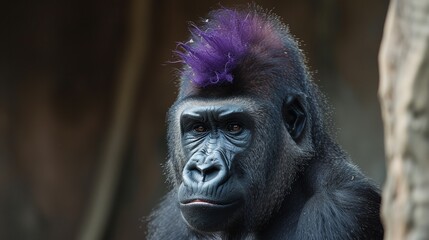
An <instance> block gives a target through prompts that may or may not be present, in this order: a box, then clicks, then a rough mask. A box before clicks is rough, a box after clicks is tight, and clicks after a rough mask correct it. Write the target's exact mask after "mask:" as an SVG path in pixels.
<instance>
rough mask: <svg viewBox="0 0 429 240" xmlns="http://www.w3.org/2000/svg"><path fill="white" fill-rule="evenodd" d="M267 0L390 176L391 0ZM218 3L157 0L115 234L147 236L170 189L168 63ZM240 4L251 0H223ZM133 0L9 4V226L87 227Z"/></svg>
mask: <svg viewBox="0 0 429 240" xmlns="http://www.w3.org/2000/svg"><path fill="white" fill-rule="evenodd" d="M148 1H149V0H148ZM255 2H257V3H258V4H260V5H262V6H263V7H265V8H268V9H273V10H274V12H276V13H277V14H279V15H280V16H281V17H282V18H283V19H284V21H285V22H287V23H288V24H289V26H290V28H291V32H292V33H293V34H294V35H295V36H296V37H297V38H298V39H299V40H300V41H301V46H302V48H303V49H304V52H305V53H306V55H307V58H308V64H309V65H310V69H311V70H312V71H313V75H314V78H315V79H316V81H317V82H318V83H319V85H320V86H321V88H322V91H324V92H325V93H326V95H327V97H328V99H329V101H330V103H331V104H332V106H333V120H334V122H335V124H336V128H338V131H336V132H337V139H338V141H339V142H340V143H341V144H342V146H343V147H344V148H345V149H346V150H347V151H348V152H349V153H350V155H351V156H352V158H353V159H354V161H355V162H356V163H357V164H358V165H359V166H360V167H361V168H362V169H363V170H364V171H365V172H366V173H367V174H368V175H370V176H371V177H373V178H374V179H375V180H376V181H377V182H379V183H382V182H383V179H384V174H385V173H384V154H383V150H384V149H383V140H382V124H381V120H380V110H379V104H378V101H377V95H376V93H377V86H378V69H377V52H378V48H379V43H380V39H381V34H382V27H383V22H384V17H385V14H386V10H387V4H388V1H387V0H384V1H370V0H363V1H339V0H321V1H311V0H305V1H274V0H266V1H262V0H261V1H255ZM148 3H149V2H148ZM218 3H219V1H218V0H216V1H212V0H210V1H197V0H181V1H172V0H158V1H150V4H147V7H148V8H149V9H145V10H146V11H144V14H146V15H145V18H144V19H145V21H146V20H147V21H148V23H147V24H146V25H143V26H145V29H144V31H143V32H144V33H146V34H145V35H144V39H145V44H146V45H147V46H146V49H147V51H146V52H145V54H144V56H143V58H144V59H145V61H143V62H144V64H142V66H141V68H140V69H139V71H138V74H139V75H138V76H139V81H138V83H137V84H138V85H137V87H136V88H135V89H134V91H135V92H136V94H137V96H136V98H134V99H132V100H133V103H134V104H133V105H132V109H131V112H130V114H131V120H130V121H128V126H129V127H128V128H126V129H127V130H128V131H126V133H127V135H126V136H127V137H126V139H125V140H124V141H123V142H124V149H123V154H122V155H121V156H122V157H120V171H119V178H118V179H119V180H118V181H117V187H112V189H113V190H112V191H113V196H114V199H113V205H112V206H111V208H109V209H110V210H109V214H108V219H107V224H108V225H107V226H108V227H107V230H105V231H104V236H105V237H104V238H105V239H144V232H145V222H144V216H147V215H148V213H149V212H150V210H151V209H152V208H153V207H154V206H155V204H156V202H157V201H158V200H159V198H160V196H161V195H162V194H163V193H164V192H165V191H166V185H165V184H164V181H165V179H164V177H163V176H162V169H161V166H160V165H161V164H162V163H163V162H164V160H165V159H166V144H165V143H166V140H165V127H166V126H165V113H166V111H167V109H168V107H169V106H170V105H171V103H172V102H173V101H174V98H175V93H176V92H177V90H176V88H175V79H174V78H175V73H174V66H171V65H170V64H166V62H167V61H168V60H171V59H172V53H171V51H172V50H174V49H175V45H176V42H177V41H183V40H185V39H186V38H187V23H188V22H189V21H194V22H198V21H199V18H200V17H203V16H205V15H206V13H207V12H208V11H209V10H210V9H213V8H216V7H217V6H219V4H218ZM237 3H245V1H221V5H222V6H231V5H232V6H233V5H235V4H237ZM134 4H135V1H131V0H130V1H119V0H104V1H101V0H95V1H83V0H75V1H54V0H42V1H37V2H35V1H28V2H25V1H9V2H7V3H3V6H2V8H0V16H2V17H1V21H0V29H1V30H0V33H1V36H0V239H48V240H49V239H75V238H76V236H77V234H78V232H79V230H80V229H81V228H82V223H83V220H84V218H85V216H86V213H87V212H88V207H89V206H88V204H89V201H90V199H91V195H92V194H93V193H94V186H95V185H94V181H95V179H96V178H97V176H98V175H97V174H98V173H99V172H100V169H101V165H103V161H104V160H105V159H104V158H103V157H102V156H103V153H104V152H105V151H106V150H105V145H106V144H105V143H106V141H108V139H107V138H109V136H110V135H108V134H107V133H108V132H109V128H111V127H112V124H113V123H112V119H113V118H114V114H115V112H114V110H113V109H115V107H114V106H115V103H116V101H117V100H116V99H117V97H118V95H117V92H118V91H117V90H118V89H119V88H120V86H121V84H122V82H123V81H124V79H122V78H121V76H122V75H121V74H120V72H121V66H123V64H122V63H123V61H124V58H125V57H124V55H125V54H124V53H125V52H126V50H127V49H128V48H129V45H128V43H129V40H130V39H129V38H130V36H132V34H131V32H132V31H133V30H132V28H131V27H130V22H129V21H130V20H129V18H130V14H131V9H132V8H133V7H134ZM147 33H150V34H147ZM136 51H138V50H136Z"/></svg>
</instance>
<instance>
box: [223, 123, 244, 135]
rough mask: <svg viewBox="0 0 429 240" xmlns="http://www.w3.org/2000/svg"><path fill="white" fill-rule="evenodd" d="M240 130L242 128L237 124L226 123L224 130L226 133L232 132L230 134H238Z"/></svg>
mask: <svg viewBox="0 0 429 240" xmlns="http://www.w3.org/2000/svg"><path fill="white" fill-rule="evenodd" d="M241 129H242V127H241V125H240V124H238V123H228V125H227V126H226V130H228V132H232V133H238V132H240V131H241Z"/></svg>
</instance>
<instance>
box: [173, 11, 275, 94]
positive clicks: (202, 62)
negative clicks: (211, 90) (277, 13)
mask: <svg viewBox="0 0 429 240" xmlns="http://www.w3.org/2000/svg"><path fill="white" fill-rule="evenodd" d="M210 16H211V19H207V20H206V21H205V24H204V26H203V27H202V28H198V27H197V26H195V25H192V26H191V29H190V32H191V36H192V38H191V40H190V41H188V42H186V43H179V46H180V47H182V49H183V51H178V52H177V54H178V55H179V57H180V58H181V61H180V62H182V63H184V64H185V65H187V67H185V68H184V69H183V70H182V76H183V77H185V78H186V79H188V80H191V82H192V83H194V84H195V85H196V86H198V87H207V86H210V85H221V84H225V83H232V82H233V80H234V76H233V74H232V72H233V70H234V69H235V68H236V67H237V65H238V64H239V62H240V61H241V59H242V58H243V57H244V56H245V55H247V54H249V53H263V51H264V50H266V49H267V48H270V49H273V48H275V49H278V48H283V44H282V40H281V38H282V37H281V36H280V35H279V34H278V33H277V32H276V30H275V29H276V28H275V26H274V25H273V24H275V21H269V20H268V17H267V15H266V14H264V13H262V12H260V11H258V10H250V11H246V12H245V11H237V10H230V9H220V10H217V11H214V12H212V13H211V14H210Z"/></svg>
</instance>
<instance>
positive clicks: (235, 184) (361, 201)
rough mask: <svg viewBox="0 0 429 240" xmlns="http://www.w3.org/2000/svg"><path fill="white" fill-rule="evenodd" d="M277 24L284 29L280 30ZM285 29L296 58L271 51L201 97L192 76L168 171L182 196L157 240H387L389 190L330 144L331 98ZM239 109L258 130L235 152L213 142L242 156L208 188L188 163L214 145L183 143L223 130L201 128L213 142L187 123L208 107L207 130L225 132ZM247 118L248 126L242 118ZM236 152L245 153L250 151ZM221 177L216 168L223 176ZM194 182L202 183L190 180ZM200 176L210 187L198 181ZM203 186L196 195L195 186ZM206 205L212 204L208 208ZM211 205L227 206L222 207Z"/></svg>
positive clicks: (172, 198)
mask: <svg viewBox="0 0 429 240" xmlns="http://www.w3.org/2000/svg"><path fill="white" fill-rule="evenodd" d="M245 11H253V14H255V13H256V14H260V15H261V16H262V17H263V18H264V19H265V20H266V21H278V20H277V18H275V17H272V16H271V15H268V14H266V13H265V12H263V11H261V10H260V9H256V10H255V9H247V10H245ZM273 25H275V26H279V27H281V26H283V25H281V24H280V23H279V22H275V24H273ZM283 27H284V26H283ZM283 27H281V29H278V31H279V34H282V38H283V40H284V42H285V44H284V45H285V48H286V49H287V51H288V54H287V57H285V56H284V55H282V54H279V53H278V52H276V51H274V50H273V51H272V52H270V51H269V50H267V51H268V52H267V53H266V54H265V55H264V56H260V55H257V54H252V53H249V54H248V55H247V56H245V57H244V58H243V59H241V61H240V64H239V65H238V66H237V68H236V69H234V72H233V75H234V82H233V83H232V84H227V85H220V86H211V87H203V88H201V87H198V86H195V85H193V84H192V83H191V82H190V81H189V79H184V78H183V77H182V83H181V89H180V94H179V97H178V99H177V101H176V102H175V104H174V105H173V106H172V108H171V109H170V111H169V113H168V116H169V117H168V119H169V120H168V124H169V129H168V141H169V160H168V166H167V170H168V178H169V181H170V182H171V186H172V189H171V191H170V192H169V194H167V196H166V197H165V198H164V200H163V201H162V202H161V204H160V205H159V206H158V209H156V210H155V211H154V212H153V213H152V215H151V217H150V222H149V232H148V238H149V239H162V240H164V239H167V240H168V239H339V240H340V239H341V240H346V239H382V238H383V227H382V225H381V222H380V217H379V208H380V200H381V199H380V192H379V189H378V188H377V187H376V186H375V185H374V184H373V183H372V182H371V181H370V180H369V179H368V178H367V177H365V176H364V175H363V174H362V172H361V171H360V170H359V169H358V168H357V167H356V166H355V165H353V164H352V163H351V162H350V160H349V158H348V156H347V155H346V154H345V153H344V151H343V150H341V148H340V147H339V146H338V145H337V144H336V143H335V142H334V141H333V140H332V138H331V137H330V136H329V134H328V131H327V130H326V129H328V127H326V126H325V123H324V115H325V114H324V112H325V111H327V110H326V108H325V107H324V105H325V104H324V99H323V97H322V95H321V94H320V93H319V91H318V89H317V87H316V86H315V85H314V84H313V82H312V81H311V79H310V76H309V74H308V73H307V70H306V67H305V64H304V62H303V57H302V56H301V53H300V51H299V49H298V47H297V44H296V43H295V41H294V40H293V38H292V37H291V36H290V35H289V33H288V32H287V30H285V29H283ZM230 105H231V106H233V107H231V109H236V108H238V109H239V110H237V112H239V113H238V115H239V116H238V119H239V121H238V122H239V124H241V122H240V117H241V118H245V119H247V120H246V121H249V123H245V124H243V126H242V127H243V128H245V129H246V131H247V132H248V133H249V135H246V136H247V138H243V137H240V138H238V137H237V139H238V140H237V139H235V140H234V138H233V139H232V140H231V143H229V142H227V140H216V141H215V143H213V144H214V145H215V146H216V147H219V146H220V147H219V149H220V150H219V152H221V153H223V152H222V151H227V150H222V148H225V146H226V145H228V146H229V148H230V149H233V152H232V153H231V154H230V155H231V156H226V157H225V156H224V158H222V157H221V158H219V159H215V161H218V160H219V162H221V163H222V164H225V166H226V169H227V170H226V171H227V175H225V176H226V177H225V178H223V179H226V180H223V181H220V180H219V181H217V180H216V181H214V182H212V183H210V184H211V185H210V187H208V186H207V185H209V183H207V181H206V180H204V177H205V176H203V175H204V174H205V173H204V172H199V169H200V168H198V169H197V168H195V167H191V168H188V165H187V164H189V162H191V161H193V160H191V159H192V158H193V157H194V153H195V152H198V151H200V149H202V150H201V151H202V152H207V149H208V148H211V147H208V145H206V144H205V143H204V145H202V144H196V146H193V145H192V146H189V143H186V141H185V140H184V139H183V138H185V137H188V135H189V134H190V135H191V140H192V138H193V137H194V138H198V139H200V140H201V138H200V137H201V136H203V137H205V135H204V134H206V133H207V138H208V139H212V138H211V137H209V135H210V134H212V133H210V131H212V130H213V129H212V130H205V129H203V128H201V129H202V130H201V132H203V133H198V131H199V129H197V128H198V126H197V127H193V128H194V129H197V130H198V131H197V133H195V131H194V130H193V128H192V127H190V129H189V130H186V129H187V127H184V126H183V119H182V117H183V116H182V115H183V113H184V112H186V111H188V112H191V113H193V112H195V111H197V110H198V109H197V110H195V108H196V107H198V108H203V109H204V111H203V112H205V113H207V114H208V115H209V116H211V115H213V118H214V119H215V120H213V121H212V120H210V121H209V120H206V118H209V117H201V118H202V119H204V120H201V121H203V122H204V123H203V124H207V126H211V124H212V123H213V124H214V125H216V124H218V122H222V121H221V120H218V119H217V117H216V114H217V112H216V111H218V110H216V109H217V108H219V107H225V108H229V106H230ZM240 111H243V112H245V113H246V115H245V116H246V117H243V116H240V114H241V113H240ZM236 115H237V114H236ZM206 121H207V123H206ZM234 121H235V120H234ZM208 122H210V124H209V123H208ZM222 124H223V123H222ZM192 126H193V125H192ZM204 126H205V125H204ZM240 127H241V125H240ZM213 128H214V130H213V131H216V136H218V135H217V134H218V131H219V132H220V133H219V134H220V136H221V138H222V136H223V135H222V134H225V135H227V134H229V133H223V132H225V131H224V130H222V127H219V129H220V130H218V126H216V127H213ZM187 134H188V135H187ZM198 134H203V135H198ZM210 136H211V135H210ZM249 136H250V137H249ZM213 139H214V138H213ZM216 139H218V138H216ZM222 139H227V137H223V138H222ZM243 139H244V140H243ZM246 139H250V140H246ZM188 140H189V139H188ZM203 140H204V138H203ZM203 140H201V141H203ZM189 141H190V140H189ZM189 141H188V142H189ZM213 141H214V140H213ZM237 141H238V143H237ZM240 141H243V142H240ZM191 142H194V141H193V140H192V141H191ZM230 144H232V146H233V145H234V144H238V145H239V146H244V147H242V148H243V149H244V150H243V151H242V150H240V149H241V148H240V149H239V150H237V149H238V148H236V147H231V145H230ZM214 145H213V146H214ZM228 151H229V150H228ZM231 151H232V150H231ZM234 151H235V152H234ZM228 153H230V152H228ZM208 155H209V154H207V156H208ZM225 155H228V154H225ZM205 156H206V155H205ZM203 161H205V160H203ZM225 162H226V163H225ZM193 164H194V165H192V166H195V164H197V163H193ZM225 166H224V165H222V169H223V167H225ZM219 168H220V167H216V168H215V170H214V171H215V175H216V174H218V172H217V171H220V170H219ZM186 169H188V170H186ZM222 171H223V170H222ZM187 174H196V175H192V176H191V177H190V179H191V180H189V179H188V180H186V181H184V180H183V177H187V176H188V175H187ZM219 174H220V173H219ZM200 175H201V178H202V179H203V180H198V179H199V176H200ZM195 176H197V177H195ZM216 176H217V175H216ZM193 181H195V186H191V185H192V184H194V182H193ZM179 188H180V189H181V190H180V191H179ZM224 189H227V190H224ZM183 191H185V193H183ZM234 191H237V192H236V194H235V192H234ZM230 192H233V193H230ZM231 194H232V195H231ZM230 196H234V197H230ZM237 196H238V197H237ZM206 198H207V201H208V202H205V203H204V204H200V203H199V202H198V201H199V200H200V199H203V200H204V199H206ZM231 198H232V199H235V200H237V201H238V202H239V205H238V206H237V207H236V208H234V209H232V210H231V209H229V210H228V211H227V213H223V214H230V215H228V217H224V216H223V215H222V216H221V217H220V219H221V220H223V221H221V223H215V222H216V221H218V219H219V216H217V215H216V211H213V213H212V212H210V211H211V209H213V208H214V207H216V206H223V204H226V203H230V202H231V201H230V200H231ZM182 199H185V200H189V201H193V200H197V201H196V205H198V204H200V205H202V206H203V207H201V206H200V207H199V208H198V207H197V208H191V210H189V211H190V213H189V212H186V213H185V217H184V215H183V214H184V213H183V211H185V210H184V209H185V208H183V206H184V205H187V203H188V202H186V201H184V200H183V201H182ZM210 199H214V200H216V201H218V202H216V201H215V203H214V204H212V203H211V202H210V201H209V200H210ZM198 206H199V205H198ZM201 209H202V210H201ZM204 209H207V211H204ZM214 209H216V208H214ZM196 210H198V211H199V212H197V211H196ZM186 211H188V210H186ZM229 212H231V213H229ZM188 215H190V217H189V216H188ZM225 216H226V215H225ZM194 220H195V221H194ZM211 220H213V226H212V225H211V223H212V222H211ZM193 221H194V222H193ZM200 222H203V223H202V224H201V225H199V223H200Z"/></svg>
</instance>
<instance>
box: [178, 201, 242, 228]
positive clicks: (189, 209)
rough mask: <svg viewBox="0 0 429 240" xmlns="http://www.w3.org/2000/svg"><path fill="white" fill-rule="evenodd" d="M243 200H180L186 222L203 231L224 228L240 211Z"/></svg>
mask: <svg viewBox="0 0 429 240" xmlns="http://www.w3.org/2000/svg"><path fill="white" fill-rule="evenodd" d="M240 205H241V201H240V200H237V201H228V203H226V202H218V201H212V200H207V199H202V198H194V199H191V200H187V201H183V202H180V211H181V213H182V216H183V218H184V219H185V221H186V223H187V224H188V225H189V226H190V227H191V228H193V229H196V230H197V231H201V232H215V231H220V230H222V229H224V228H225V227H226V226H227V225H228V224H229V223H231V222H233V221H234V219H236V218H237V216H238V215H239V213H240V210H239V209H240V207H239V206H240Z"/></svg>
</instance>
